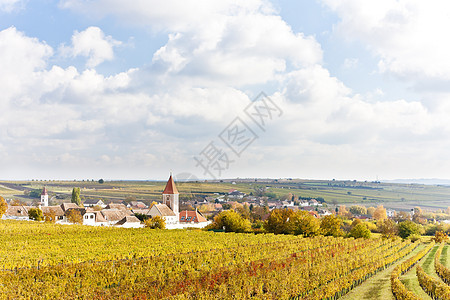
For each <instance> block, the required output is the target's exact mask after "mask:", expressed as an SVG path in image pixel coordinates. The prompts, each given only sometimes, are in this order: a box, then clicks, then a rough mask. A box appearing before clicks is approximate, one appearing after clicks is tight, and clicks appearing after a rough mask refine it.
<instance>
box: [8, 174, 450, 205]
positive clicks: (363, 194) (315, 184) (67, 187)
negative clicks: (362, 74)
mask: <svg viewBox="0 0 450 300" xmlns="http://www.w3.org/2000/svg"><path fill="white" fill-rule="evenodd" d="M164 185H165V182H162V181H107V182H105V183H103V184H99V183H98V182H92V181H22V182H8V181H4V182H0V195H2V196H3V197H5V198H18V199H21V200H25V201H28V200H30V199H29V198H27V197H25V196H24V190H31V189H41V188H42V187H43V186H47V188H48V190H49V191H50V192H52V193H57V194H60V195H61V196H64V195H65V196H66V197H67V198H68V197H69V196H70V193H71V191H72V188H73V187H80V188H81V195H82V196H84V197H85V198H86V199H87V198H100V199H103V200H107V201H119V200H124V199H125V198H127V197H134V198H136V199H137V200H142V201H145V202H151V201H158V200H160V198H161V193H162V191H163V189H164ZM177 187H178V190H179V191H180V194H181V195H180V196H181V197H188V198H189V197H192V196H199V197H204V196H208V195H209V196H211V195H213V194H214V193H227V192H228V191H229V190H232V189H237V190H239V191H241V192H244V193H247V194H250V193H255V189H256V188H258V187H265V188H266V189H267V192H269V193H273V194H275V195H276V196H277V197H278V198H280V197H283V196H285V195H287V194H289V193H291V194H293V195H295V196H297V197H306V198H309V197H311V198H318V197H322V198H323V199H324V200H325V201H326V202H327V203H329V204H346V205H348V206H350V205H353V204H362V205H365V206H377V205H379V204H382V205H384V206H385V207H388V208H392V209H400V210H407V209H410V208H412V207H414V206H420V207H422V208H424V209H429V210H435V209H443V208H447V207H448V206H450V187H449V186H439V185H419V184H393V183H376V182H356V181H320V180H262V179H258V180H256V181H255V180H241V181H239V180H235V181H234V182H232V181H231V180H228V181H224V182H177Z"/></svg>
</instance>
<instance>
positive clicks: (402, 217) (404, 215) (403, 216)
mask: <svg viewBox="0 0 450 300" xmlns="http://www.w3.org/2000/svg"><path fill="white" fill-rule="evenodd" d="M394 220H395V221H397V222H403V221H407V220H411V214H410V213H409V212H406V211H399V212H398V213H397V215H396V216H395V218H394Z"/></svg>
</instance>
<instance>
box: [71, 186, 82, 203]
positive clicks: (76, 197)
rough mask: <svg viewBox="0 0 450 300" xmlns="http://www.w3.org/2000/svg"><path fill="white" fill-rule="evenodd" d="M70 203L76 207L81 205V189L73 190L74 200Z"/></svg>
mask: <svg viewBox="0 0 450 300" xmlns="http://www.w3.org/2000/svg"><path fill="white" fill-rule="evenodd" d="M70 202H72V203H75V204H76V205H81V198H80V188H79V187H75V188H73V190H72V200H71V201H70Z"/></svg>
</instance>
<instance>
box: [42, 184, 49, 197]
mask: <svg viewBox="0 0 450 300" xmlns="http://www.w3.org/2000/svg"><path fill="white" fill-rule="evenodd" d="M45 195H48V193H47V188H46V187H45V186H44V188H43V189H42V193H41V196H45Z"/></svg>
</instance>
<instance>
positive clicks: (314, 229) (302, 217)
mask: <svg viewBox="0 0 450 300" xmlns="http://www.w3.org/2000/svg"><path fill="white" fill-rule="evenodd" d="M288 223H291V224H292V225H291V226H289V227H290V228H292V232H293V233H294V234H296V235H299V234H301V235H304V236H315V235H317V234H319V232H320V222H319V220H318V219H316V218H315V217H314V216H313V215H311V214H310V213H308V212H307V211H304V210H299V211H297V212H295V213H294V214H293V215H292V216H291V217H290V219H289V221H288Z"/></svg>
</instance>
